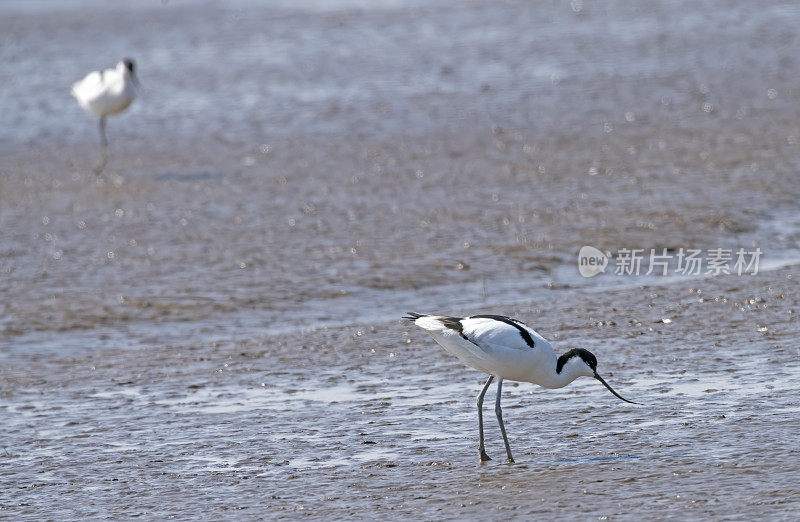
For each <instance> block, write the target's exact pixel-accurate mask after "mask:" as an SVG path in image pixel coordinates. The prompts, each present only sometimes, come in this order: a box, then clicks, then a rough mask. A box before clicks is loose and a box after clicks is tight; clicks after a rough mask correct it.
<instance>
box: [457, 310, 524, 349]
mask: <svg viewBox="0 0 800 522" xmlns="http://www.w3.org/2000/svg"><path fill="white" fill-rule="evenodd" d="M469 319H494V320H495V321H500V322H501V323H506V324H508V325H511V326H513V327H514V328H516V329H517V330H519V334H520V335H521V336H522V340H523V341H525V344H527V345H528V346H530V347H531V348H534V347H535V346H536V345H535V344H534V342H533V337H531V334H530V333H529V332H528V330H526V329H525V327H524V326H522V325H523V323H522V322H520V321H517V320H516V319H512V318H510V317H506V316H505V315H491V314H482V315H472V316H470V317H469ZM462 337H463V334H462Z"/></svg>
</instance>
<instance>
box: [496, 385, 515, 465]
mask: <svg viewBox="0 0 800 522" xmlns="http://www.w3.org/2000/svg"><path fill="white" fill-rule="evenodd" d="M501 393H503V379H497V401H496V402H495V403H494V412H495V414H497V422H499V423H500V433H502V434H503V442H505V444H506V455H508V462H514V457H512V456H511V446H509V445H508V436H507V435H506V425H505V424H503V409H502V408H500V394H501Z"/></svg>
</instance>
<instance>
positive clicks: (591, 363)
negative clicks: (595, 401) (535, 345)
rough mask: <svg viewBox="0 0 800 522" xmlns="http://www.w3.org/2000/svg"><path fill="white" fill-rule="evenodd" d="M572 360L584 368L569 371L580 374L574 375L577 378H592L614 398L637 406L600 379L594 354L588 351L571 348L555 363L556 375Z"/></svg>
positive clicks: (579, 367)
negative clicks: (577, 360)
mask: <svg viewBox="0 0 800 522" xmlns="http://www.w3.org/2000/svg"><path fill="white" fill-rule="evenodd" d="M573 358H579V359H580V360H581V361H583V363H584V366H583V367H581V366H578V367H576V368H573V369H572V370H570V371H571V372H580V373H577V374H576V375H578V376H580V375H585V376H587V377H594V378H595V379H597V380H598V381H600V382H601V383H603V386H605V387H606V388H608V391H610V392H611V393H613V394H614V395H615V396H616V397H618V398H620V399H622V400H623V401H625V402H630V403H631V404H639V403H638V402H633V401H629V400H628V399H626V398H625V397H623V396H622V395H620V394H619V393H617V392H616V391H614V388H612V387H611V386H610V385H609V384H608V383H607V382H606V381H605V380H604V379H603V378H602V377H600V374H599V373H597V357H595V356H594V354H593V353H592V352H590V351H589V350H584V349H583V348H573V349H572V350H570V351H568V352H566V353H565V354H563V355H562V356H561V357H559V358H558V360H557V361H556V373H561V370H563V369H564V365H565V364H567V362H569V361H570V360H571V359H573ZM587 367H588V368H587Z"/></svg>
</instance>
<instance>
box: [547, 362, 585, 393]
mask: <svg viewBox="0 0 800 522" xmlns="http://www.w3.org/2000/svg"><path fill="white" fill-rule="evenodd" d="M557 364H558V362H557V359H555V358H554V359H553V363H552V366H549V367H548V369H547V371H546V373H545V375H543V376H540V377H539V379H537V381H536V384H538V385H539V386H542V387H543V388H563V387H564V386H566V385H568V384H569V383H571V382H572V381H574V380H575V379H577V378H578V377H581V376H582V375H583V371H582V369H581V368H580V366H578V365H577V364H565V365H564V366H563V367H562V368H561V371H560V372H558V371H556V365H557Z"/></svg>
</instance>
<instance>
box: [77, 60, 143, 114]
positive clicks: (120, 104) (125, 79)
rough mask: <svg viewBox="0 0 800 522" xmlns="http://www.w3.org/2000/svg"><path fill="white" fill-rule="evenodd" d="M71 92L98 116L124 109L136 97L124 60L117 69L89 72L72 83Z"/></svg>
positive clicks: (82, 104) (81, 104)
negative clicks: (81, 78)
mask: <svg viewBox="0 0 800 522" xmlns="http://www.w3.org/2000/svg"><path fill="white" fill-rule="evenodd" d="M71 92H72V95H73V96H74V97H75V99H76V100H78V103H79V104H80V106H81V107H83V108H84V109H85V110H86V111H87V112H89V113H91V114H93V115H95V116H97V117H98V118H104V117H106V116H110V115H112V114H118V113H120V112H122V111H124V110H125V109H127V108H128V106H129V105H130V104H131V103H132V102H133V100H134V99H135V98H136V91H135V89H134V85H133V78H132V75H131V72H130V71H129V70H128V68H127V67H126V66H125V64H124V63H123V62H119V63H118V64H117V67H116V68H115V69H106V70H104V71H94V72H91V73H89V74H87V75H86V77H85V78H84V79H83V80H80V81H78V82H75V83H74V84H73V85H72V91H71Z"/></svg>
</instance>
